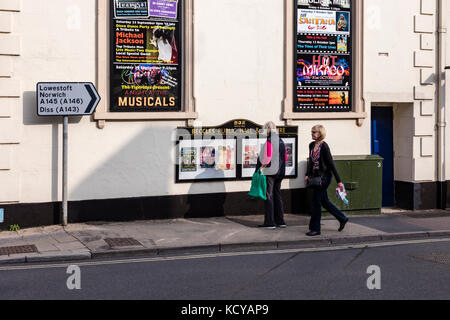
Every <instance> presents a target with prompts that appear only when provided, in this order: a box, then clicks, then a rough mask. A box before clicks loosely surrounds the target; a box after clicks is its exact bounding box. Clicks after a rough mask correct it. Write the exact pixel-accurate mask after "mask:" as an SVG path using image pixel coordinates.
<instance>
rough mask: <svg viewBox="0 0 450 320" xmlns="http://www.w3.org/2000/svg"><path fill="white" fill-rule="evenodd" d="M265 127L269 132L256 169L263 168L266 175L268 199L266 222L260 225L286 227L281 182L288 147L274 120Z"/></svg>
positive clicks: (266, 202)
mask: <svg viewBox="0 0 450 320" xmlns="http://www.w3.org/2000/svg"><path fill="white" fill-rule="evenodd" d="M263 129H264V131H265V132H266V133H267V142H266V143H265V144H264V147H263V150H262V152H261V154H260V156H259V157H258V164H257V165H256V170H259V169H260V168H263V173H264V175H265V176H266V181H267V200H266V201H265V216H264V224H262V225H260V226H259V227H261V228H266V229H275V228H276V227H277V226H278V227H279V228H286V223H285V222H284V209H283V199H282V197H281V182H282V181H283V178H284V176H285V172H286V159H287V156H286V147H285V145H284V142H283V140H281V139H280V137H279V135H278V132H277V129H276V126H275V124H274V123H273V122H268V123H266V124H265V125H264V127H263ZM261 158H262V160H261Z"/></svg>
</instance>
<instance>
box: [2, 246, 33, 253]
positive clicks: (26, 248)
mask: <svg viewBox="0 0 450 320" xmlns="http://www.w3.org/2000/svg"><path fill="white" fill-rule="evenodd" d="M33 252H38V250H37V248H36V246H35V245H27V246H15V247H4V248H0V256H7V255H10V254H19V253H33Z"/></svg>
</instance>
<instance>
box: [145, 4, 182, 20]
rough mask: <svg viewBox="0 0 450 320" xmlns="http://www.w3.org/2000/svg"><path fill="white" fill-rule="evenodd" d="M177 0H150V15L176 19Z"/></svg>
mask: <svg viewBox="0 0 450 320" xmlns="http://www.w3.org/2000/svg"><path fill="white" fill-rule="evenodd" d="M177 13H178V0H150V16H152V17H159V18H167V19H176V18H177Z"/></svg>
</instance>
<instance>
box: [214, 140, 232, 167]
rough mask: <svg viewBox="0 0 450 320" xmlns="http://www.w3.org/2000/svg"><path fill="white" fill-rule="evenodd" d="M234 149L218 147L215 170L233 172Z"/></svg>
mask: <svg viewBox="0 0 450 320" xmlns="http://www.w3.org/2000/svg"><path fill="white" fill-rule="evenodd" d="M235 159H236V149H235V148H234V147H233V146H230V145H228V146H219V147H218V156H217V165H216V169H217V170H221V171H227V170H234V169H235V167H236V163H235Z"/></svg>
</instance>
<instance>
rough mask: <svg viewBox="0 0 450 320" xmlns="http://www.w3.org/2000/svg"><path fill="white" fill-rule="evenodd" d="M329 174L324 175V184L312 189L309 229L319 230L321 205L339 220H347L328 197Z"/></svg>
mask: <svg viewBox="0 0 450 320" xmlns="http://www.w3.org/2000/svg"><path fill="white" fill-rule="evenodd" d="M331 179H332V178H331V176H328V177H325V185H324V186H323V187H322V188H320V189H313V191H312V193H313V194H312V199H311V220H310V222H309V230H310V231H316V232H320V227H321V225H320V221H321V219H322V206H323V207H324V208H325V209H326V210H327V211H328V212H329V213H331V215H333V217H335V218H336V219H337V220H338V221H339V222H345V221H347V220H348V219H347V217H346V216H345V215H344V214H343V213H342V211H340V210H339V209H338V208H336V207H335V206H334V205H333V204H332V203H331V202H330V199H329V198H328V193H327V190H328V187H329V186H330V183H331Z"/></svg>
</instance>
